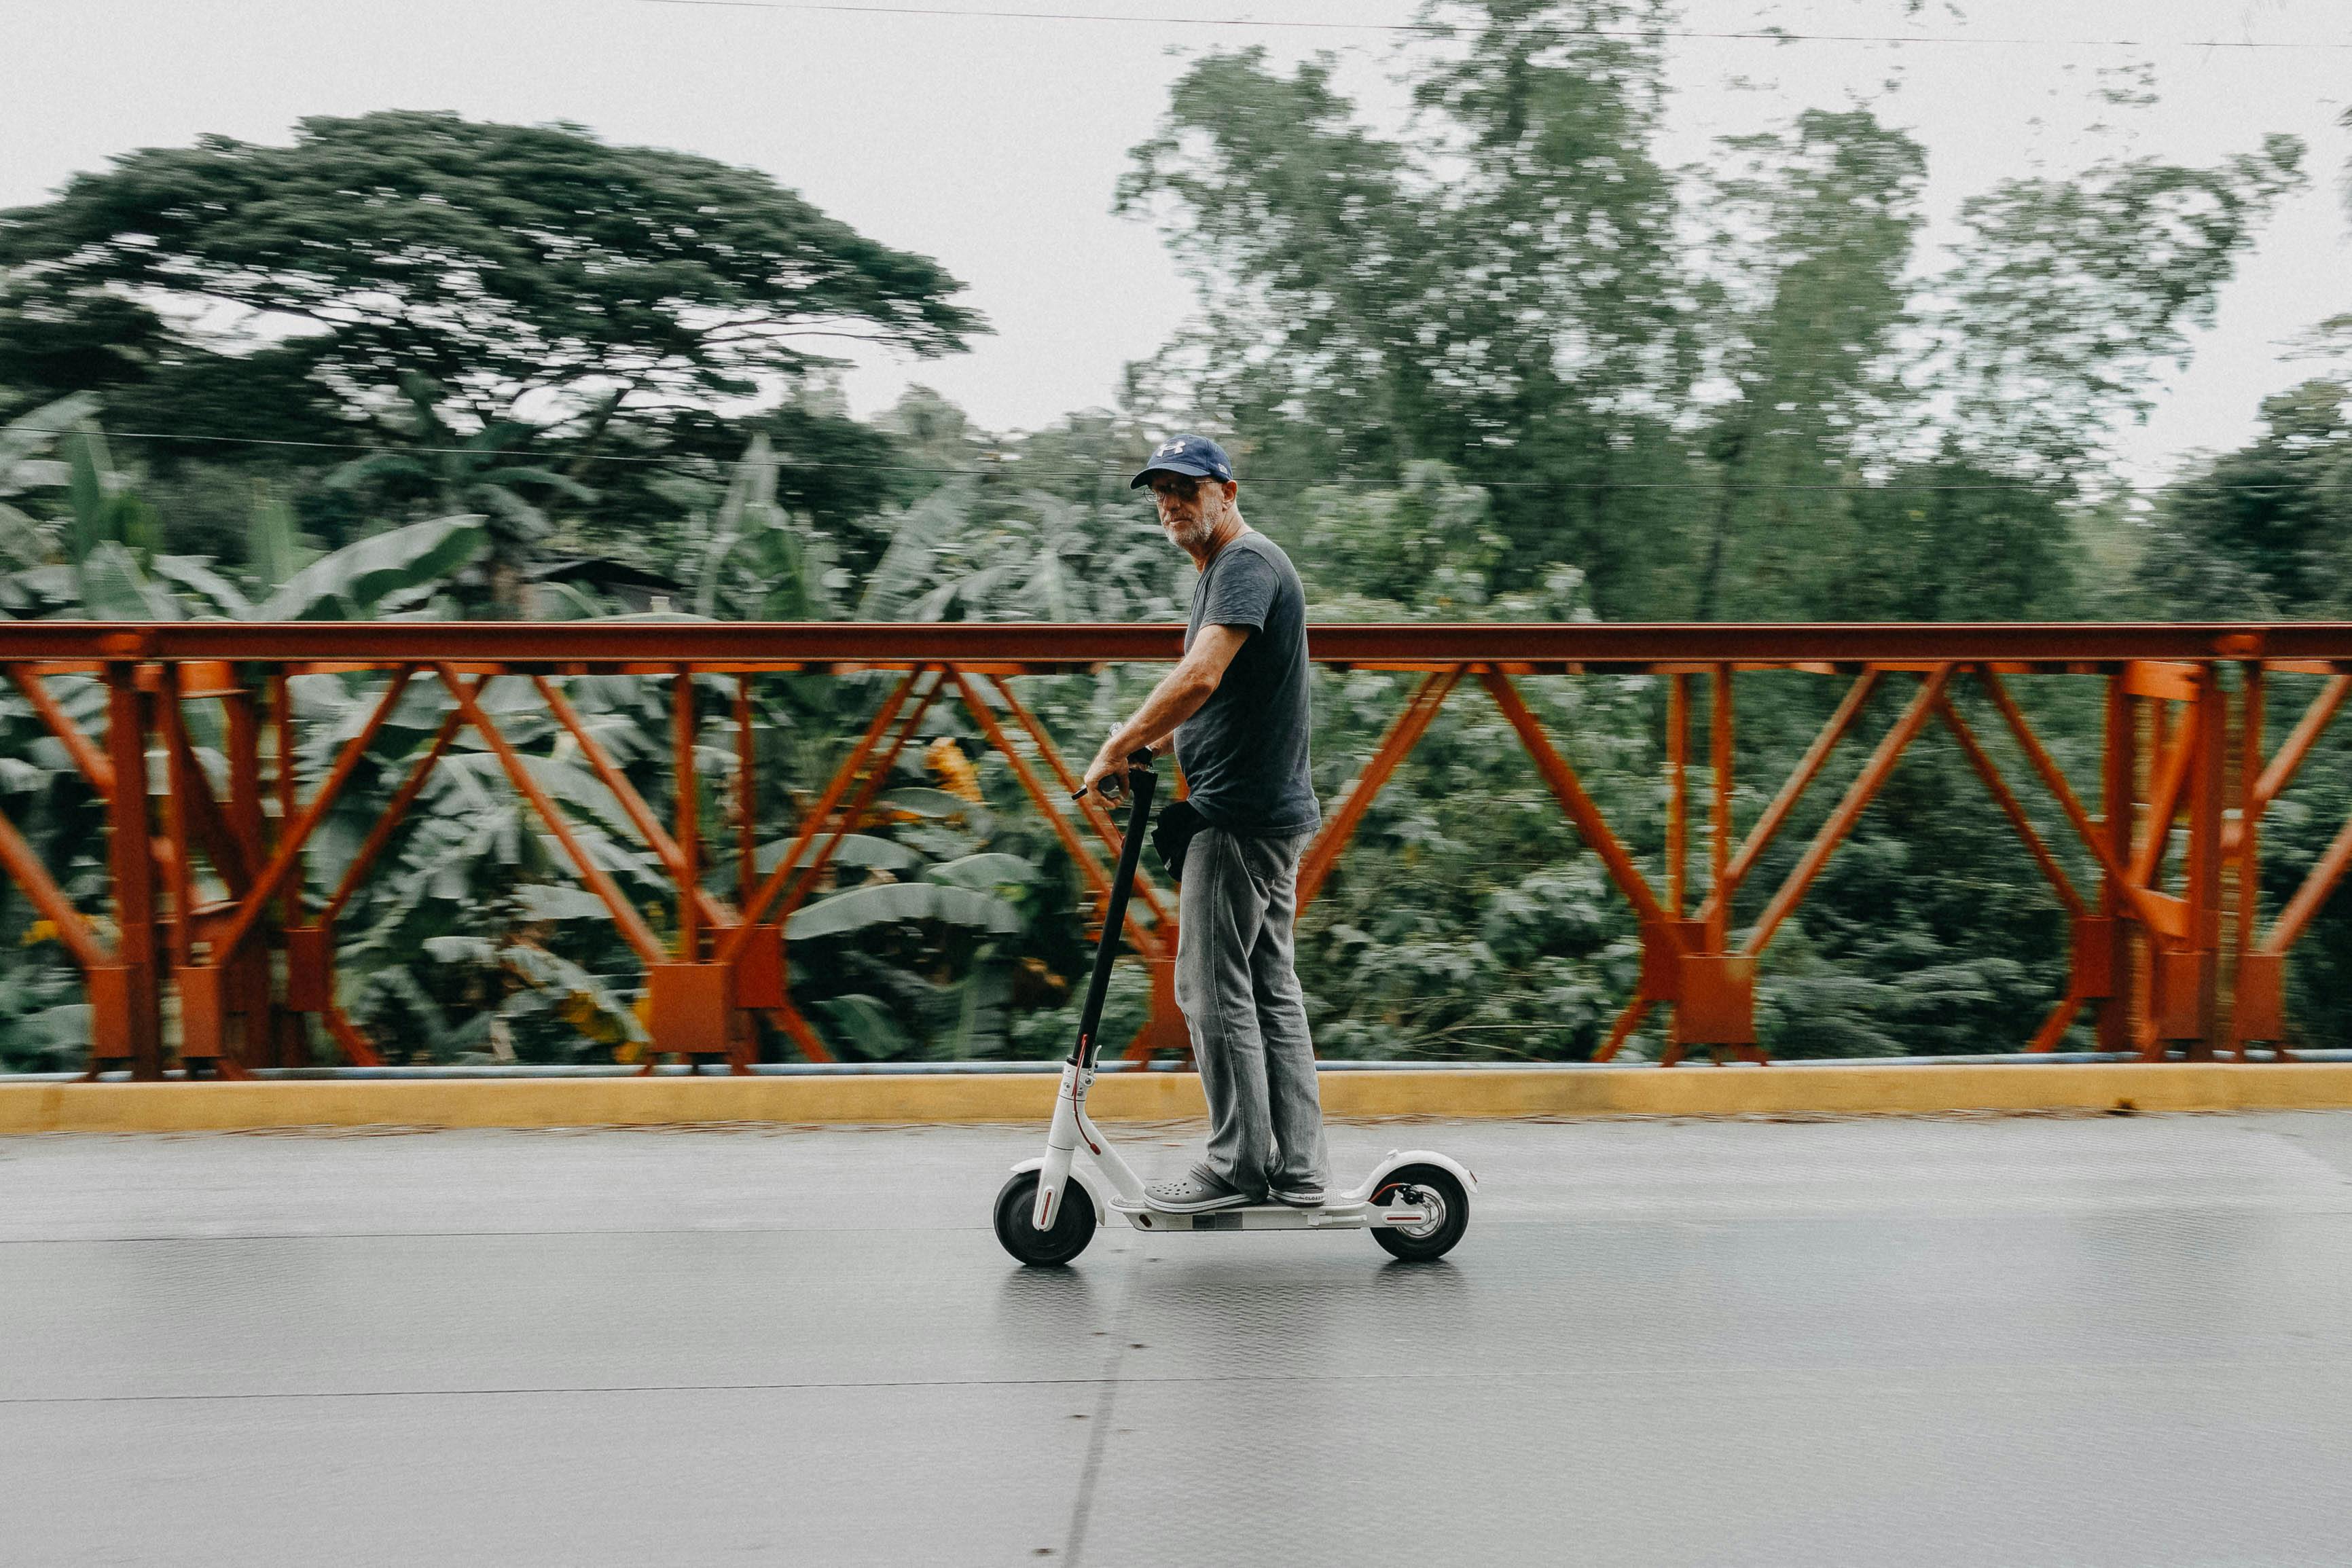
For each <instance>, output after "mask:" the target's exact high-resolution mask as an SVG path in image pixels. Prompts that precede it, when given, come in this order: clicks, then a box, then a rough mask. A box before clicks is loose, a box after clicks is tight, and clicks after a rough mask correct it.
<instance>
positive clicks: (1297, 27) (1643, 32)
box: [635, 0, 2352, 49]
mask: <svg viewBox="0 0 2352 1568" xmlns="http://www.w3.org/2000/svg"><path fill="white" fill-rule="evenodd" d="M635 3H636V4H638V5H683V6H692V7H695V8H698V9H705V10H721V11H798V12H816V13H823V14H828V15H833V16H923V17H942V16H961V17H967V18H971V19H973V20H980V21H1012V22H1102V23H1112V24H1117V23H1128V24H1130V25H1134V26H1183V27H1236V28H1249V27H1255V28H1264V29H1269V30H1276V31H1297V32H1318V33H1322V32H1328V33H1396V34H1409V35H1412V36H1416V37H1452V36H1454V34H1455V33H1457V32H1460V31H1463V30H1464V29H1462V28H1459V27H1456V26H1454V25H1453V24H1450V23H1444V22H1328V21H1309V20H1306V19H1303V18H1285V17H1261V16H1172V15H1134V16H1122V15H1120V14H1118V13H1116V12H1108V11H1032V10H1013V9H1006V8H998V7H982V6H970V7H966V6H949V5H853V4H850V3H848V0H635ZM1567 36H1568V37H1586V38H1630V39H1653V38H1659V39H1664V38H1675V39H1700V40H1720V41H1727V42H1752V43H1768V44H1963V45H1974V46H1978V47H2001V48H2085V49H2352V40H2326V39H2309V40H2305V39H2288V40H2266V39H2254V38H2021V37H1974V36H1971V35H1969V34H1966V33H1792V32H1790V31H1789V30H1788V29H1786V28H1784V27H1748V28H1736V29H1724V30H1706V29H1700V28H1687V27H1578V28H1574V29H1570V30H1569V31H1568V33H1567Z"/></svg>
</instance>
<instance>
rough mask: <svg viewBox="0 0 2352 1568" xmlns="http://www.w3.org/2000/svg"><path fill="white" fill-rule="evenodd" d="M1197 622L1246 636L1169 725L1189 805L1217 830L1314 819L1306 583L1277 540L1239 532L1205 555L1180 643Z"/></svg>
mask: <svg viewBox="0 0 2352 1568" xmlns="http://www.w3.org/2000/svg"><path fill="white" fill-rule="evenodd" d="M1203 626H1235V627H1242V626H1245V627H1248V628H1249V629H1250V635H1249V638H1248V640H1247V641H1245V642H1244V643H1242V646H1241V651H1240V652H1239V653H1235V654H1234V662H1233V663H1232V664H1228V665H1227V666H1226V667H1225V677H1224V679H1223V681H1222V682H1220V683H1219V684H1218V686H1217V689H1216V691H1215V692H1213V694H1211V695H1210V697H1209V700H1208V701H1207V702H1206V703H1204V704H1202V706H1201V711H1200V712H1198V713H1196V714H1194V715H1193V716H1192V717H1191V718H1188V719H1186V720H1185V721H1184V722H1183V724H1181V726H1179V727H1177V730H1176V760H1177V762H1178V763H1179V764H1180V765H1181V766H1182V768H1183V769H1184V779H1185V782H1186V783H1187V784H1188V785H1189V786H1191V789H1192V804H1193V805H1194V806H1195V807H1196V808H1197V809H1198V810H1200V813H1201V815H1202V817H1204V818H1205V819H1207V821H1208V823H1209V825H1210V826H1211V827H1213V828H1223V829H1224V830H1225V831H1227V832H1234V833H1251V834H1260V835H1267V836H1271V835H1274V834H1277V833H1303V832H1306V831H1307V830H1308V829H1310V828H1312V827H1314V826H1315V825H1316V824H1317V823H1318V822H1319V821H1322V820H1323V813H1322V811H1321V810H1320V809H1319V808H1318V807H1317V805H1316V803H1315V782H1314V779H1313V778H1312V777H1311V776H1310V774H1309V773H1308V771H1307V740H1308V738H1309V732H1310V731H1311V730H1312V728H1313V727H1314V714H1313V711H1312V707H1311V699H1310V695H1309V686H1308V671H1307V591H1306V590H1305V589H1304V588H1303V587H1301V586H1300V585H1299V581H1298V572H1297V569H1296V568H1294V567H1293V566H1292V565H1291V564H1290V558H1289V557H1288V556H1286V555H1285V554H1283V553H1282V547H1281V546H1279V545H1277V544H1276V543H1275V542H1274V541H1273V540H1272V539H1270V538H1266V537H1265V535H1264V534H1260V533H1245V534H1244V535H1242V536H1241V538H1237V539H1235V540H1234V542H1233V543H1231V544H1229V545H1227V546H1226V547H1225V548H1224V549H1221V550H1219V551H1218V552H1217V553H1216V554H1215V555H1214V556H1213V557H1212V558H1211V559H1210V561H1209V568H1208V570H1206V571H1204V572H1202V574H1201V580H1200V581H1199V582H1198V583H1196V584H1195V585H1194V586H1193V589H1192V624H1191V625H1190V626H1189V627H1187V628H1186V629H1185V632H1184V646H1185V647H1187V648H1190V647H1191V646H1192V639H1193V638H1195V637H1197V636H1199V635H1200V634H1201V628H1202V627H1203Z"/></svg>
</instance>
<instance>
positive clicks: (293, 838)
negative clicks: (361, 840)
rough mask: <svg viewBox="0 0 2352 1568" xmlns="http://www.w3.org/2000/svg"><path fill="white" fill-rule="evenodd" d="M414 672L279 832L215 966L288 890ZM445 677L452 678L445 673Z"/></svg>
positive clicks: (398, 675) (387, 692)
mask: <svg viewBox="0 0 2352 1568" xmlns="http://www.w3.org/2000/svg"><path fill="white" fill-rule="evenodd" d="M414 673H415V672H414V671H412V670H411V669H410V668H409V666H407V665H405V664H403V665H401V666H400V667H399V668H398V669H396V670H394V672H393V675H392V679H391V680H390V681H389V682H388V683H386V684H385V685H384V688H383V695H382V696H381V697H379V698H378V699H376V705H375V708H374V711H373V712H372V713H370V714H369V715H368V717H367V723H366V724H365V725H363V726H362V727H361V729H360V732H359V734H357V735H355V736H353V737H352V738H351V740H350V741H349V742H348V743H347V744H346V745H345V746H344V747H343V749H342V751H341V754H340V755H338V756H337V757H336V758H335V763H334V766H333V767H332V768H330V769H329V770H328V772H327V777H326V778H325V779H322V780H321V781H320V785H319V789H318V792H317V793H316V794H314V795H312V796H311V797H310V805H308V806H306V807H304V808H303V809H302V813H301V815H300V816H299V818H297V819H296V820H295V821H294V822H293V824H292V825H291V826H289V827H288V828H287V829H286V830H285V831H283V832H282V833H280V834H279V836H278V849H277V852H275V853H274V854H272V855H271V856H270V857H269V863H268V865H266V866H264V867H262V869H261V874H260V875H258V876H257V877H255V878H254V880H253V887H252V890H251V891H250V892H248V893H247V894H246V895H245V896H244V897H243V898H241V899H239V900H237V905H236V915H235V916H234V917H233V918H231V920H230V921H229V923H228V927H227V929H226V930H225V931H223V932H222V933H221V934H220V936H218V937H217V938H215V940H214V942H213V945H212V952H213V958H214V960H215V962H219V961H221V960H224V959H226V958H227V957H228V956H229V955H230V954H232V953H234V952H236V948H237V944H239V943H240V942H243V941H244V940H245V938H246V936H247V935H248V934H249V933H251V931H252V930H253V926H254V923H255V922H256V921H257V920H259V919H260V918H261V912H262V909H263V908H264V906H266V905H267V904H268V903H269V901H270V900H271V899H273V898H275V897H277V896H278V891H279V890H280V889H281V888H282V887H284V886H285V884H286V881H287V878H288V877H289V876H290V875H291V874H292V873H293V871H294V867H295V865H296V864H297V862H299V860H300V859H301V855H302V846H303V845H304V844H306V843H308V842H310V834H311V831H313V830H314V829H316V828H317V827H318V825H319V823H320V821H322V820H323V819H324V818H325V817H326V815H327V811H328V809H329V808H330V807H331V806H333V805H334V803H335V800H336V798H337V797H338V796H340V795H341V793H342V792H343V786H344V785H346V784H348V783H350V782H351V778H352V773H353V772H354V771H355V770H357V768H359V765H360V758H363V757H365V756H366V755H367V750H368V747H371V746H373V745H374V744H375V737H376V736H377V735H378V734H379V733H380V732H381V731H382V730H383V726H384V721H385V720H386V719H389V718H390V717H391V716H392V710H393V708H394V706H395V705H397V704H398V703H399V701H400V695H401V693H403V692H404V691H406V690H407V689H408V681H409V677H410V675H411V674H414ZM443 678H444V679H446V678H448V677H446V675H445V676H444V677H443ZM278 766H279V767H280V768H283V769H285V771H286V772H287V773H288V774H289V775H290V774H291V773H292V768H290V767H289V765H288V762H287V760H286V759H283V758H281V759H280V761H279V763H278Z"/></svg>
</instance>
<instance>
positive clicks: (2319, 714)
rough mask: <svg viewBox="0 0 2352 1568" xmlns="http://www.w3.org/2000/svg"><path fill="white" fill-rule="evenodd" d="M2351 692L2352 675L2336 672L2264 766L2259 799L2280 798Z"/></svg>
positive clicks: (2258, 784) (2256, 790)
mask: <svg viewBox="0 0 2352 1568" xmlns="http://www.w3.org/2000/svg"><path fill="white" fill-rule="evenodd" d="M2259 667H2260V666H2256V668H2259ZM2347 695H2352V675H2336V676H2333V677H2331V678H2330V679H2329V680H2328V683H2327V685H2326V687H2325V688H2323V689H2322V690H2321V692H2320V694H2319V695H2318V696H2316V697H2315V698H2314V699H2312V704H2311V706H2310V708H2309V709H2308V710H2306V711H2305V714H2304V716H2303V717H2302V718H2301V719H2300V720H2299V721H2297V722H2296V724H2295V727H2294V729H2292V730H2290V731H2289V732H2288V733H2287V737H2286V739H2285V740H2284V741H2282V742H2281V743H2280V745H2279V748H2278V755H2277V756H2275V757H2273V758H2271V760H2270V765H2269V766H2268V767H2266V768H2263V776H2262V778H2261V779H2259V780H2257V781H2256V782H2255V785H2254V799H2255V800H2260V801H2263V802H2264V803H2265V804H2267V803H2268V802H2270V801H2273V800H2277V799H2278V798H2279V791H2280V790H2282V789H2285V788H2286V787H2287V785H2288V784H2289V783H2291V782H2293V780H2294V776H2295V774H2296V773H2297V772H2298V771H2299V770H2300V769H2301V768H2302V767H2303V763H2304V758H2307V757H2309V756H2310V755H2311V748H2312V747H2314V746H2316V745H2317V744H2318V743H2319V737H2321V736H2322V735H2324V734H2326V731H2327V726H2328V724H2329V723H2330V722H2331V721H2332V720H2333V719H2334V718H2335V717H2336V709H2338V708H2340V707H2342V706H2344V699H2345V697H2346V696H2347Z"/></svg>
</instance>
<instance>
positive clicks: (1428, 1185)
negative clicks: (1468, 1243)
mask: <svg viewBox="0 0 2352 1568" xmlns="http://www.w3.org/2000/svg"><path fill="white" fill-rule="evenodd" d="M1399 1187H1411V1188H1412V1189H1413V1190H1412V1192H1411V1193H1408V1194H1406V1195H1405V1196H1406V1197H1408V1199H1410V1200H1412V1201H1414V1202H1417V1203H1420V1204H1423V1205H1425V1206H1426V1207H1428V1209H1429V1211H1430V1214H1429V1218H1427V1219H1426V1220H1424V1221H1423V1222H1422V1223H1421V1224H1418V1225H1409V1226H1388V1225H1382V1226H1375V1227H1374V1228H1373V1229H1372V1239H1373V1240H1375V1241H1377V1242H1379V1243H1380V1244H1381V1249H1383V1250H1384V1251H1386V1252H1387V1253H1388V1254H1389V1255H1390V1256H1391V1257H1392V1258H1401V1259H1402V1260H1404V1261H1406V1262H1408V1263H1426V1262H1428V1261H1429V1260H1432V1259H1433V1258H1443V1257H1444V1256H1445V1255H1446V1254H1447V1253H1448V1252H1451V1251H1453V1250H1454V1243H1455V1242H1457V1241H1459V1240H1461V1239H1462V1233H1463V1232H1464V1231H1465V1230H1467V1229H1469V1228H1470V1195H1469V1194H1468V1193H1467V1192H1465V1191H1464V1190H1463V1188H1462V1183H1461V1182H1460V1181H1458V1180H1456V1179H1455V1177H1454V1173H1453V1172H1452V1171H1449V1170H1446V1169H1444V1167H1442V1166H1400V1167H1399V1168H1398V1169H1396V1170H1393V1171H1391V1172H1390V1173H1389V1175H1388V1179H1386V1180H1385V1181H1383V1182H1381V1186H1380V1190H1379V1191H1378V1192H1376V1193H1374V1194H1373V1195H1372V1201H1373V1202H1374V1203H1383V1202H1386V1201H1387V1200H1388V1198H1389V1197H1390V1196H1391V1194H1393V1193H1394V1192H1395V1191H1396V1190H1397V1189H1398V1188H1399Z"/></svg>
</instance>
